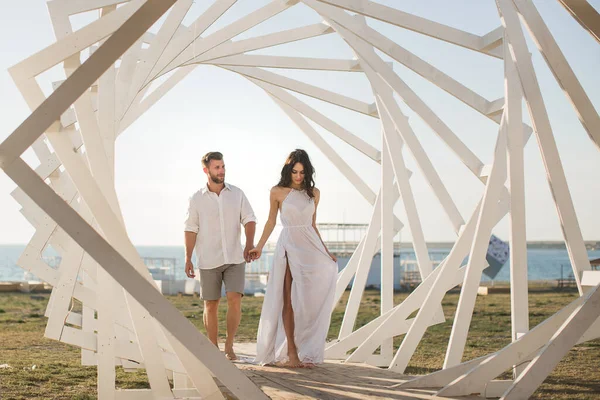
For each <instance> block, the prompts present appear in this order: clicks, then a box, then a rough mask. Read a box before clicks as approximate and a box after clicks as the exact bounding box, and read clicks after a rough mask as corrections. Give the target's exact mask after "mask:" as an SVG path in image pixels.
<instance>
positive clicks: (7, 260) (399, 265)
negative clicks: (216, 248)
mask: <svg viewBox="0 0 600 400" xmlns="http://www.w3.org/2000/svg"><path fill="white" fill-rule="evenodd" d="M136 248H137V250H138V253H139V255H140V256H141V257H143V258H155V259H157V258H158V259H160V258H166V259H171V264H174V265H171V267H172V269H173V270H174V271H173V273H174V277H175V279H176V280H185V279H186V277H185V272H184V250H183V246H137V247H136ZM24 249H25V245H0V282H7V281H26V280H37V279H36V277H35V276H34V275H32V274H31V273H28V272H26V271H24V270H23V269H21V268H20V267H19V266H17V264H16V263H17V260H18V259H19V256H20V255H21V253H22V252H23V250H24ZM428 250H429V255H430V258H431V260H433V261H434V265H436V264H437V263H436V262H439V261H441V260H443V259H444V258H445V257H446V256H447V255H448V253H449V251H450V249H448V248H444V249H435V248H430V249H428ZM263 254H264V253H263ZM57 256H58V254H57V253H56V252H55V251H53V250H52V249H47V250H45V251H44V254H43V257H44V259H46V260H50V261H49V264H52V260H56V259H57ZM588 256H589V258H590V259H594V258H600V250H589V251H588ZM348 260H349V258H346V257H340V258H339V259H338V265H339V268H340V270H341V269H343V268H344V267H345V265H346V263H347V262H348ZM414 260H415V254H414V252H413V251H412V250H411V249H403V250H401V251H400V253H399V254H396V255H395V257H394V286H395V287H397V288H398V286H399V283H400V280H401V279H402V278H403V274H404V271H405V269H406V268H410V265H413V266H414V264H413V263H412V261H414ZM269 264H270V258H269V257H268V255H266V256H265V257H263V261H262V264H260V263H253V264H252V265H248V267H247V272H254V273H259V274H260V273H266V271H268V268H269ZM146 265H148V264H146ZM380 265H381V259H380V256H379V254H377V255H375V256H374V257H373V261H372V263H371V269H370V271H369V276H368V278H367V286H375V287H377V286H379V284H380V280H381V268H380ZM407 265H408V266H407ZM51 266H52V265H51ZM527 274H528V279H529V281H554V280H556V279H561V278H562V279H569V278H573V272H572V269H571V263H570V261H569V256H568V254H567V250H566V249H555V248H554V249H549V248H530V249H528V251H527ZM481 280H482V282H486V281H487V282H489V281H492V279H491V278H490V277H488V276H486V275H485V274H483V275H482V279H481ZM509 280H510V261H508V262H506V264H504V265H503V266H502V268H501V269H500V271H499V272H498V274H497V275H496V276H495V277H494V279H493V281H494V282H508V281H509Z"/></svg>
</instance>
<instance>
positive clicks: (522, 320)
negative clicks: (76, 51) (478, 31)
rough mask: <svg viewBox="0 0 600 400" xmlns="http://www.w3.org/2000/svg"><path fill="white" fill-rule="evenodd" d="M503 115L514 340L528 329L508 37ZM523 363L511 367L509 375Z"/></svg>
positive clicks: (516, 113) (520, 158) (518, 140)
mask: <svg viewBox="0 0 600 400" xmlns="http://www.w3.org/2000/svg"><path fill="white" fill-rule="evenodd" d="M503 48H504V53H505V56H504V98H505V99H506V106H505V109H504V118H505V119H506V127H507V138H506V139H507V140H506V146H507V161H508V171H507V174H508V182H509V188H510V233H509V235H510V238H509V243H510V255H509V257H510V306H511V312H510V315H511V337H512V341H513V342H514V341H515V340H517V339H518V338H519V335H520V334H524V333H526V332H527V331H528V330H529V293H528V291H529V285H528V276H527V236H526V226H525V221H526V220H525V176H524V171H525V160H524V155H523V131H522V128H523V115H522V111H521V110H522V105H521V103H522V93H521V85H520V82H519V75H518V74H517V70H516V69H515V66H514V63H513V60H512V57H511V56H510V49H509V48H508V40H504V46H503ZM524 368H525V365H519V366H515V368H514V370H513V375H514V376H513V378H514V377H516V376H518V375H519V374H520V373H521V371H522V370H523V369H524Z"/></svg>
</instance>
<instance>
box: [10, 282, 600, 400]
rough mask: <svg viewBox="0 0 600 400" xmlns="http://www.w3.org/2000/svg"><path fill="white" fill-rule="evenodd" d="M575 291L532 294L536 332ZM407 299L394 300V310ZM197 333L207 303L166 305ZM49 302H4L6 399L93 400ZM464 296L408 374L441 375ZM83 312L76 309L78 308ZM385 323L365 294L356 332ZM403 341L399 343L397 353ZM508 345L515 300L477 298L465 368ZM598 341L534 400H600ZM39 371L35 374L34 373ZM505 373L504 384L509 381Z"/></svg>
mask: <svg viewBox="0 0 600 400" xmlns="http://www.w3.org/2000/svg"><path fill="white" fill-rule="evenodd" d="M576 296H577V293H576V292H574V291H568V292H565V291H563V292H556V291H551V290H543V291H534V290H531V291H530V300H529V307H530V315H531V316H530V327H534V326H535V325H537V324H539V323H540V322H542V321H543V320H544V319H546V318H548V317H549V316H551V315H552V314H553V313H555V312H556V311H557V310H559V309H560V308H561V307H563V306H564V305H566V304H568V303H569V302H570V301H572V300H573V299H575V298H576ZM406 297H407V294H396V295H395V304H398V303H400V302H401V301H402V300H404V299H405V298H406ZM167 298H168V299H169V301H171V302H172V303H173V304H174V305H175V306H176V307H177V308H178V309H179V310H180V311H181V313H182V314H183V315H184V316H185V317H186V318H187V319H188V320H189V321H190V322H192V323H193V324H194V325H195V326H196V327H197V328H198V330H199V331H201V332H202V333H205V331H204V327H203V326H202V302H201V301H199V300H198V299H195V298H193V297H190V296H183V297H177V296H170V297H167ZM347 299H348V292H346V294H345V295H344V297H343V299H342V301H341V302H340V304H339V305H338V307H337V308H336V310H335V312H334V313H333V315H332V322H331V327H330V330H329V335H328V338H329V339H334V338H335V337H337V334H338V332H339V329H340V325H341V322H342V318H343V312H344V307H345V304H346V301H347ZM262 300H263V299H262V298H254V297H244V299H243V302H242V307H243V317H242V322H241V325H240V328H239V330H238V335H237V341H238V342H244V341H254V340H255V338H256V329H257V326H258V319H259V317H260V309H261V306H262ZM47 301H48V295H43V296H41V297H40V296H35V297H33V298H32V296H31V295H29V294H24V293H2V294H0V310H2V311H0V364H9V365H10V366H11V368H10V369H0V398H1V399H32V398H36V399H80V400H84V399H95V398H96V367H93V366H82V365H81V351H80V350H79V349H78V348H76V347H74V346H69V345H65V344H62V343H59V342H56V341H54V340H49V339H45V338H44V337H43V334H44V329H45V326H46V322H47V319H46V318H45V317H44V312H45V309H46V304H47ZM457 301H458V293H449V294H447V295H446V297H445V298H444V300H443V303H442V305H443V308H444V313H445V315H446V322H445V323H443V324H439V325H436V326H433V327H430V328H429V329H428V330H427V332H426V334H425V336H424V339H423V341H422V342H421V344H420V345H419V347H418V349H417V351H416V352H415V355H414V356H413V358H412V360H411V362H410V364H409V367H408V369H407V373H408V374H425V373H428V372H432V371H435V370H438V369H440V368H441V367H442V363H443V360H444V355H445V351H446V346H447V342H448V337H449V335H450V330H451V329H452V318H453V315H454V312H455V310H456V305H457ZM75 306H76V307H77V306H78V305H77V304H76V305H75ZM225 313H226V307H225V305H224V304H222V305H221V307H220V309H219V320H220V326H219V336H220V338H221V340H224V337H225ZM377 315H379V295H378V293H377V292H370V291H367V292H366V293H365V296H364V298H363V301H362V303H361V308H360V310H359V314H358V317H357V323H356V327H357V328H358V327H359V326H362V325H364V324H366V323H368V322H369V321H370V320H372V319H373V318H374V317H376V316H377ZM401 341H402V336H400V337H397V338H396V339H395V340H394V347H395V348H397V347H398V346H399V345H400V343H401ZM508 343H510V295H509V294H491V295H489V296H479V297H478V298H477V304H476V307H475V311H474V314H473V321H472V323H471V330H470V332H469V338H468V341H467V345H466V348H465V355H464V360H468V359H471V358H475V357H479V356H482V355H485V354H489V353H490V352H493V351H496V350H499V349H501V348H502V347H504V346H506V345H507V344H508ZM598 360H600V340H595V341H591V342H587V343H583V344H581V345H577V346H575V347H574V348H573V349H572V350H571V351H570V352H569V353H568V354H567V356H566V357H565V358H564V359H563V360H562V361H561V362H560V364H559V365H558V366H557V368H555V370H554V371H553V373H552V374H551V375H550V376H549V377H548V379H546V381H545V382H544V384H543V385H542V386H541V387H540V388H539V389H538V390H537V392H536V393H535V395H534V396H533V398H535V399H595V398H598V397H599V396H600V372H599V371H600V369H599V365H598V364H599V361H598ZM34 365H35V366H36V367H35V369H32V366H34ZM509 377H510V373H509V372H508V371H507V372H506V373H505V374H504V376H503V378H509ZM117 387H118V388H122V389H134V388H147V387H148V381H147V379H146V377H145V374H144V371H143V370H139V371H136V372H125V371H123V370H122V368H117Z"/></svg>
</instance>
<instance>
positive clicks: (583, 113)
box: [514, 0, 600, 149]
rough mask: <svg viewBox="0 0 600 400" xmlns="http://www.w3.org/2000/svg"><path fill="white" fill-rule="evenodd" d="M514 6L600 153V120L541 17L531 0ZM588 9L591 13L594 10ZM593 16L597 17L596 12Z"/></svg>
mask: <svg viewBox="0 0 600 400" xmlns="http://www.w3.org/2000/svg"><path fill="white" fill-rule="evenodd" d="M514 4H515V5H516V6H517V9H518V11H519V14H520V15H521V16H522V17H523V20H524V21H525V26H526V27H527V28H528V29H529V32H530V33H531V37H532V38H533V39H534V41H535V44H536V45H537V48H538V50H539V51H540V53H541V54H542V56H544V60H546V63H547V64H548V67H549V68H550V70H551V71H552V73H553V74H554V77H555V78H556V81H557V82H558V84H559V85H560V87H561V88H562V89H563V92H564V93H565V95H566V96H567V99H569V101H570V102H571V105H572V106H573V108H574V109H575V112H576V113H577V117H578V118H579V120H580V121H581V124H582V125H583V128H584V129H585V130H586V132H587V133H588V135H589V136H590V139H592V141H593V142H594V143H595V144H596V147H597V148H598V149H600V116H598V112H597V111H596V109H595V108H594V105H593V104H592V102H591V101H590V98H589V97H588V96H587V94H586V92H585V90H584V89H583V87H582V86H581V83H580V82H579V80H578V79H577V77H576V76H575V73H574V72H573V70H572V69H571V67H570V66H569V63H568V62H567V59H566V58H565V56H564V55H563V53H562V51H561V50H560V47H558V44H557V43H556V41H555V40H554V37H553V36H552V33H550V30H549V29H548V27H547V26H546V24H545V23H544V20H543V19H542V16H541V15H540V14H539V12H538V11H537V9H536V7H535V5H534V4H533V2H531V0H515V1H514ZM590 8H592V10H593V7H590ZM596 15H597V16H598V13H597V12H596ZM597 28H598V31H599V32H600V16H598V26H597Z"/></svg>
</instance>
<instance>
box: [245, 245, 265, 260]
mask: <svg viewBox="0 0 600 400" xmlns="http://www.w3.org/2000/svg"><path fill="white" fill-rule="evenodd" d="M248 254H249V257H250V260H251V261H254V260H258V259H259V258H260V255H261V254H262V248H261V247H255V248H253V249H252V250H250V251H249V252H248Z"/></svg>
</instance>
